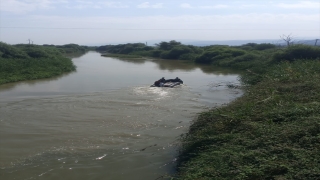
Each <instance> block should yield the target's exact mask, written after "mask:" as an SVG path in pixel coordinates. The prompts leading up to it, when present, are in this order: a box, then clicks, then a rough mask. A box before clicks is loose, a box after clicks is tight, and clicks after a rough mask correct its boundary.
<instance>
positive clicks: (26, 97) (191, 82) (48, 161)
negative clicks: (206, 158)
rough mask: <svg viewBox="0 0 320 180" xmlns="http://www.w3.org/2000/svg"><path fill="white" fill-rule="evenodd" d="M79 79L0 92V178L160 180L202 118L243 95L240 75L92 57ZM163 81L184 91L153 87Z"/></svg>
mask: <svg viewBox="0 0 320 180" xmlns="http://www.w3.org/2000/svg"><path fill="white" fill-rule="evenodd" d="M73 62H74V63H75V64H76V66H77V72H74V73H70V74H65V75H63V76H60V77H57V78H53V79H45V80H35V81H25V82H19V83H10V84H5V85H1V86H0V179H3V180H13V179H16V180H20V179H21V180H27V179H28V180H32V179H46V180H51V179H52V180H53V179H54V180H55V179H77V180H90V179H111V180H118V179H119V180H127V179H130V180H140V179H150V180H152V179H158V178H159V177H161V176H163V175H170V174H172V173H173V172H174V170H175V169H174V167H175V161H176V156H177V154H178V152H177V150H178V145H179V136H180V135H181V134H183V133H186V132H187V130H188V127H189V125H190V123H191V121H192V120H193V119H194V118H195V116H196V115H197V113H199V112H201V111H203V110H205V109H207V108H210V107H214V106H219V105H222V104H224V103H228V102H230V101H231V100H233V99H235V98H236V97H238V96H240V95H241V91H240V90H237V89H230V88H228V87H227V85H228V84H237V83H238V80H237V78H238V74H237V73H235V72H232V71H231V72H230V71H229V72H228V71H224V70H219V69H215V70H214V69H212V67H206V66H195V65H193V64H188V63H185V62H183V61H172V60H171V61H168V60H120V59H114V58H106V57H101V56H100V54H99V53H97V52H89V53H87V54H85V55H83V56H81V57H76V58H73ZM161 77H165V78H175V77H179V78H181V79H182V80H183V81H184V85H183V86H180V87H175V88H154V87H150V85H151V84H152V83H153V82H154V81H155V80H157V79H160V78H161Z"/></svg>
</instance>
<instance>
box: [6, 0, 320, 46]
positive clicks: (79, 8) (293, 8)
mask: <svg viewBox="0 0 320 180" xmlns="http://www.w3.org/2000/svg"><path fill="white" fill-rule="evenodd" d="M283 34H285V35H288V34H292V36H293V37H295V38H299V39H303V38H304V39H306V38H311V39H312V38H320V0H305V1H302V0H274V1H269V0H114V1H112V0H0V41H2V42H6V43H9V44H18V43H27V42H28V41H27V40H28V39H31V40H32V41H33V42H34V43H35V44H68V43H76V44H81V45H91V44H113V43H127V42H146V41H148V40H173V39H174V40H207V41H220V40H255V39H279V37H280V36H281V35H283Z"/></svg>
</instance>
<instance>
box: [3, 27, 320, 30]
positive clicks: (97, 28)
mask: <svg viewBox="0 0 320 180" xmlns="http://www.w3.org/2000/svg"><path fill="white" fill-rule="evenodd" d="M0 29H48V30H50V29H53V30H54V29H61V30H121V31H140V30H143V31H219V30H223V31H224V30H227V31H235V30H245V31H261V30H266V31H280V30H281V31H284V30H292V29H290V28H288V29H280V28H279V29H275V28H270V29H265V28H255V29H252V28H251V29H244V28H241V29H237V28H209V29H208V28H206V29H201V28H176V29H175V28H170V29H168V28H163V29H160V28H101V27H95V28H81V27H23V26H16V27H7V26H3V27H1V26H0ZM295 30H303V31H319V29H314V30H312V29H309V28H308V29H307V28H306V29H295Z"/></svg>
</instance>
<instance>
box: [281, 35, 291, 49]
mask: <svg viewBox="0 0 320 180" xmlns="http://www.w3.org/2000/svg"><path fill="white" fill-rule="evenodd" d="M280 38H281V40H283V41H284V42H285V43H286V44H287V46H291V45H293V37H292V35H291V34H289V35H284V34H283V35H282V36H280Z"/></svg>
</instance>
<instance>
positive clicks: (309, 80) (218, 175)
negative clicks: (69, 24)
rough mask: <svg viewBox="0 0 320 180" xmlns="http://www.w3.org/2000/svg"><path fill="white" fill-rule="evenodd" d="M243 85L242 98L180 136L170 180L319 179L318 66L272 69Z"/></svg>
mask: <svg viewBox="0 0 320 180" xmlns="http://www.w3.org/2000/svg"><path fill="white" fill-rule="evenodd" d="M288 51H289V52H290V49H287V50H284V53H287V52H288ZM252 79H256V80H257V81H252ZM242 80H243V81H244V83H245V84H246V85H247V86H244V88H245V92H246V93H245V95H244V96H242V97H240V98H238V99H237V100H235V101H234V102H232V103H230V104H229V105H227V106H224V107H220V108H217V109H212V110H210V111H206V112H203V113H201V114H200V115H199V116H198V118H197V119H196V120H195V121H194V122H193V124H192V125H191V127H190V130H189V132H188V133H187V134H185V135H183V136H182V138H181V142H182V147H181V153H180V158H179V165H178V173H177V176H176V177H173V178H172V179H184V180H188V179H190V180H194V179H279V180H280V179H319V178H320V102H319V100H320V61H319V60H306V59H302V60H301V59H300V60H297V59H296V60H295V61H294V62H292V63H289V62H288V61H284V62H281V63H280V64H270V65H269V68H267V69H266V70H264V71H261V73H256V72H252V71H249V73H248V74H247V75H245V76H244V77H243V78H242Z"/></svg>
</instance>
